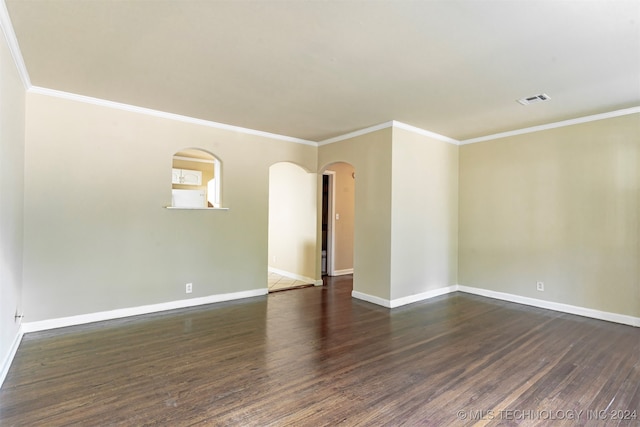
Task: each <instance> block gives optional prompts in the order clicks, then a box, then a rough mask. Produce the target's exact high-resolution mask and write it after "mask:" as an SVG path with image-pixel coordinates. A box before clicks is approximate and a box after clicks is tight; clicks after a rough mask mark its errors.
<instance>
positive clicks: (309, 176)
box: [268, 162, 317, 292]
mask: <svg viewBox="0 0 640 427" xmlns="http://www.w3.org/2000/svg"><path fill="white" fill-rule="evenodd" d="M316 227H317V174H316V173H310V172H308V171H307V170H305V169H304V168H302V167H300V166H298V165H296V164H294V163H290V162H279V163H275V164H273V165H271V167H270V168H269V237H268V242H269V243H268V269H269V280H268V288H269V292H275V291H279V290H284V289H291V288H296V287H302V286H313V285H314V284H315V279H314V277H315V275H316V247H317V231H316V230H317V228H316Z"/></svg>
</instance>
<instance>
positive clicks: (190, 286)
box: [184, 283, 193, 294]
mask: <svg viewBox="0 0 640 427" xmlns="http://www.w3.org/2000/svg"><path fill="white" fill-rule="evenodd" d="M184 291H185V292H186V293H188V294H190V293H191V292H193V283H187V284H186V285H185V287H184Z"/></svg>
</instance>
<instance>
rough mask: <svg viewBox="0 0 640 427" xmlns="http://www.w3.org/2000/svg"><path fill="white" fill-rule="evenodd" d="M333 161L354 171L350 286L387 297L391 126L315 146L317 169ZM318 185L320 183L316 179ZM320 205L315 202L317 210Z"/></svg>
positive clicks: (389, 257) (389, 261) (389, 245)
mask: <svg viewBox="0 0 640 427" xmlns="http://www.w3.org/2000/svg"><path fill="white" fill-rule="evenodd" d="M336 162H346V163H349V164H351V165H353V167H354V168H355V174H356V180H355V225H354V243H353V247H354V248H353V270H354V272H353V289H354V291H357V292H362V293H364V294H368V295H372V296H376V297H379V298H383V299H389V294H390V293H389V283H390V277H391V276H390V274H391V271H390V264H391V128H387V129H382V130H379V131H376V132H372V133H369V134H366V135H361V136H357V137H354V138H350V139H347V140H344V141H340V142H336V143H333V144H327V145H323V146H321V147H319V148H318V165H319V169H320V170H322V169H324V168H325V167H326V166H327V165H330V164H331V163H336ZM318 185H321V182H320V180H319V184H318ZM319 188H321V187H319ZM319 192H320V191H319ZM320 193H321V192H320ZM319 197H321V196H319ZM321 207H322V205H321V203H320V201H318V209H321ZM318 212H320V211H318ZM318 229H320V225H318ZM318 246H320V245H318ZM318 250H319V251H320V249H318Z"/></svg>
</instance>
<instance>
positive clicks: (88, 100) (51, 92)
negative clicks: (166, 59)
mask: <svg viewBox="0 0 640 427" xmlns="http://www.w3.org/2000/svg"><path fill="white" fill-rule="evenodd" d="M27 92H28V93H34V94H38V95H45V96H51V97H54V98H62V99H67V100H70V101H76V102H83V103H85V104H93V105H98V106H101V107H107V108H113V109H116V110H123V111H129V112H132V113H138V114H145V115H147V116H153V117H160V118H164V119H169V120H176V121H179V122H185V123H192V124H196V125H200V126H207V127H212V128H216V129H223V130H228V131H232V132H239V133H244V134H247V135H256V136H262V137H265V138H269V139H276V140H280V141H286V142H294V143H296V144H303V145H310V146H312V147H317V146H318V144H317V143H316V142H314V141H308V140H306V139H300V138H294V137H291V136H286V135H278V134H275V133H269V132H263V131H261V130H255V129H248V128H243V127H239V126H233V125H227V124H224V123H218V122H212V121H210V120H203V119H196V118H193V117H188V116H182V115H180V114H174V113H167V112H164V111H159V110H153V109H151V108H144V107H137V106H135V105H130V104H123V103H120V102H115V101H107V100H105V99H100V98H93V97H90V96H84V95H78V94H75V93H69V92H64V91H60V90H55V89H47V88H44V87H40V86H31V87H30V88H29V89H28V90H27Z"/></svg>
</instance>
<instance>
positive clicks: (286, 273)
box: [269, 267, 322, 286]
mask: <svg viewBox="0 0 640 427" xmlns="http://www.w3.org/2000/svg"><path fill="white" fill-rule="evenodd" d="M269 273H276V274H279V275H281V276H284V277H288V278H289V279H293V280H299V281H301V282H305V283H312V284H313V285H314V286H322V280H316V279H312V278H311V277H307V276H302V275H300V274H296V273H292V272H290V271H286V270H280V269H279V268H274V267H269ZM318 282H320V284H318Z"/></svg>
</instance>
